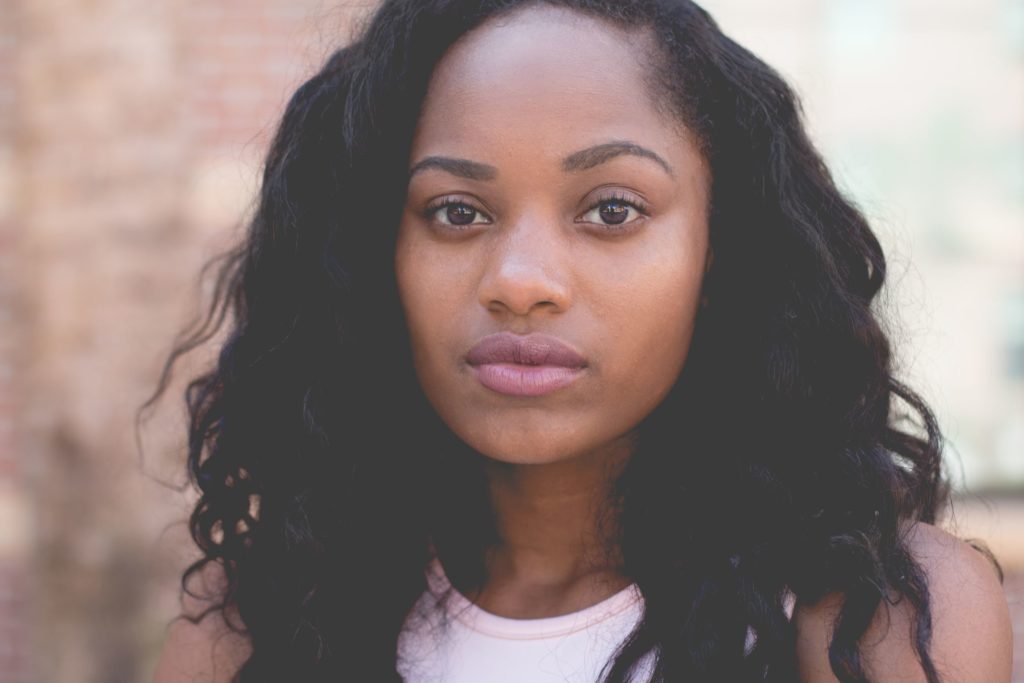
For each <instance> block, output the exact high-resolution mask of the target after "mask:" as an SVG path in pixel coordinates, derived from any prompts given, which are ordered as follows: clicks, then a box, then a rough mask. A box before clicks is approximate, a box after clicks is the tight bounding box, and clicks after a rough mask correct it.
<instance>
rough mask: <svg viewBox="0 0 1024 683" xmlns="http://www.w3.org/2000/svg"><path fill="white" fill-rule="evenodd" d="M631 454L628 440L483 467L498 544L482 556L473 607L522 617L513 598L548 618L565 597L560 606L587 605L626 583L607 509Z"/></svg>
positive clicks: (611, 517) (612, 520)
mask: <svg viewBox="0 0 1024 683" xmlns="http://www.w3.org/2000/svg"><path fill="white" fill-rule="evenodd" d="M632 449H633V441H632V439H631V438H629V437H626V438H623V439H622V440H619V441H616V442H613V443H612V444H609V445H608V446H607V447H605V448H602V449H601V450H599V451H595V452H591V453H589V454H586V455H583V456H579V457H575V458H572V459H568V460H565V461H561V462H556V463H547V464H541V465H517V464H508V463H500V462H495V461H491V460H489V461H487V463H486V464H485V466H484V470H485V473H486V478H487V482H488V486H489V489H490V498H491V504H492V506H493V510H494V520H495V524H496V531H497V535H498V542H497V543H496V544H495V545H494V546H492V547H491V548H490V549H489V550H488V552H487V556H486V564H487V574H488V576H487V585H486V586H484V587H483V590H482V592H481V593H479V594H478V602H479V603H481V604H490V605H492V606H494V607H495V609H494V611H499V612H500V611H504V612H508V613H517V614H522V613H524V610H521V609H518V608H517V607H515V603H516V602H517V600H518V599H517V598H516V597H515V596H516V595H517V594H518V595H520V596H532V597H531V601H532V604H533V605H534V606H536V605H538V604H539V603H541V602H546V603H548V606H547V607H546V608H543V607H542V608H540V611H541V612H550V611H557V610H559V609H560V606H559V605H558V604H556V603H559V602H560V601H561V600H562V599H563V598H564V601H565V602H564V604H575V603H580V602H582V603H589V602H593V601H594V600H595V599H596V598H600V597H602V596H604V595H605V594H610V593H611V592H614V591H615V590H618V589H621V588H622V587H623V586H624V585H625V583H628V581H626V580H625V578H624V577H623V576H622V574H621V571H620V570H621V565H622V561H621V551H620V549H619V547H618V544H617V540H616V539H617V529H616V524H615V519H614V518H613V516H612V515H609V514H608V503H609V493H610V491H611V486H612V484H613V482H614V480H615V478H616V477H617V476H618V474H619V473H620V472H621V470H622V467H623V466H624V465H625V462H626V460H627V459H628V457H629V455H630V454H631V452H632ZM543 595H548V596H551V599H544V598H542V597H540V596H543ZM556 596H561V597H557V598H556ZM564 604H563V605H562V606H564ZM526 611H530V610H526Z"/></svg>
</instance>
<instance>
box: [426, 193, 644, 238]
mask: <svg viewBox="0 0 1024 683" xmlns="http://www.w3.org/2000/svg"><path fill="white" fill-rule="evenodd" d="M611 203H618V204H625V205H626V206H628V207H630V208H632V209H634V210H635V211H636V212H637V213H639V214H640V215H641V218H635V219H633V220H631V221H629V222H628V223H619V224H602V223H594V224H593V225H597V226H598V227H600V228H601V229H602V230H604V231H605V232H609V233H613V234H616V233H619V234H625V233H627V232H630V230H631V228H632V227H633V226H634V225H635V224H637V223H640V222H641V221H643V220H644V219H645V218H647V203H646V202H644V201H643V200H641V199H639V198H637V197H633V196H627V195H625V194H622V193H614V194H612V195H610V196H607V197H600V198H599V199H597V200H596V201H595V202H594V203H593V204H591V205H590V207H589V208H587V210H586V211H584V215H586V214H588V213H590V212H591V211H593V210H594V209H596V208H599V207H600V206H601V205H602V204H611ZM449 206H465V207H468V208H470V209H472V210H473V211H476V212H477V213H478V214H481V215H483V216H487V214H486V213H484V212H483V211H481V210H480V209H478V208H476V207H475V206H473V205H472V204H470V203H469V202H466V201H463V200H461V199H459V198H457V197H442V198H441V199H440V200H438V201H436V202H434V203H433V204H431V205H430V206H428V207H427V208H426V209H424V210H423V218H424V219H426V220H428V221H431V222H436V223H440V221H435V220H434V216H436V215H437V212H438V211H440V210H442V209H447V208H448V207H449ZM488 218H489V217H488ZM580 222H586V221H580ZM441 225H444V227H445V229H449V230H453V231H456V232H459V231H463V230H466V229H468V228H470V227H472V226H473V225H479V223H470V224H468V225H448V224H444V223H441ZM620 226H625V227H620Z"/></svg>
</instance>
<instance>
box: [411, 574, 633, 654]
mask: <svg viewBox="0 0 1024 683" xmlns="http://www.w3.org/2000/svg"><path fill="white" fill-rule="evenodd" d="M427 581H428V584H429V586H430V588H431V590H432V591H433V592H434V593H436V594H438V595H443V594H445V593H447V595H448V597H447V599H446V600H445V611H446V613H447V614H448V616H449V617H451V618H453V619H455V620H457V621H458V622H459V623H461V624H462V625H463V626H465V627H466V628H469V629H470V630H473V631H476V632H478V633H482V634H485V635H488V636H493V637H495V638H505V639H510V640H538V639H543V638H553V637H556V636H564V635H568V634H570V633H575V632H577V631H582V630H584V629H586V628H588V627H590V626H593V625H594V624H597V623H599V622H602V621H606V620H608V619H611V618H612V617H614V616H616V615H619V614H621V613H623V612H625V611H626V610H628V609H630V608H631V607H634V606H639V604H640V603H641V602H642V601H643V596H642V594H641V593H640V588H639V586H637V584H636V583H631V584H630V585H628V586H626V587H625V588H623V589H622V590H620V591H618V592H617V593H615V594H614V595H611V596H609V597H607V598H605V599H604V600H602V601H601V602H598V603H596V604H594V605H591V606H589V607H584V608H583V609H581V610H577V611H575V612H570V613H569V614H560V615H558V616H554V617H541V618H538V619H513V618H511V617H502V616H499V615H497V614H493V613H491V612H488V611H486V610H484V609H483V608H481V607H479V606H477V605H476V604H474V603H473V602H472V601H470V600H469V599H468V598H467V597H466V596H464V595H463V594H462V593H460V592H459V591H458V590H457V589H456V588H455V587H454V586H452V584H451V581H449V580H448V576H447V575H446V574H445V571H444V567H443V566H442V565H441V562H440V560H438V559H437V558H436V557H435V558H433V559H432V560H431V561H430V564H429V565H428V567H427Z"/></svg>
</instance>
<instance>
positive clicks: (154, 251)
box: [0, 0, 1024, 683]
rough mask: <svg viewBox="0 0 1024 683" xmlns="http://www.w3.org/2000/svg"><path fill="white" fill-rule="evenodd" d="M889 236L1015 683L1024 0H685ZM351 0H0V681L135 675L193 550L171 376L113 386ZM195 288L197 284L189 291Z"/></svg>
mask: <svg viewBox="0 0 1024 683" xmlns="http://www.w3.org/2000/svg"><path fill="white" fill-rule="evenodd" d="M704 5H705V6H706V7H707V9H708V10H710V11H711V12H712V14H713V15H715V16H716V17H717V18H718V20H719V22H720V23H721V24H722V26H723V28H724V29H725V30H726V31H727V32H729V33H730V34H732V35H733V37H734V38H736V39H737V40H738V41H739V42H740V43H742V44H744V45H746V46H747V47H749V48H751V49H752V50H753V51H754V52H755V53H757V54H759V55H760V56H761V57H763V58H764V59H765V60H766V61H768V62H769V63H770V64H772V65H773V66H775V67H776V68H778V69H779V70H780V71H781V72H782V74H783V75H784V76H786V77H787V78H788V79H789V80H790V82H791V83H792V84H793V85H794V87H795V88H796V90H797V91H798V92H799V94H800V95H801V96H802V98H803V102H804V107H805V111H806V114H807V121H808V125H809V128H810V130H811V132H812V135H813V137H814V139H815V140H816V141H817V143H818V144H819V146H820V148H821V149H822V150H823V152H824V154H825V156H826V158H827V160H828V162H829V163H830V165H831V167H832V169H833V171H834V173H835V175H836V178H837V180H838V181H839V183H840V185H841V186H842V187H843V188H845V189H846V190H847V192H848V193H849V194H850V196H851V197H852V198H853V199H854V200H855V201H856V202H857V203H858V205H859V206H860V207H861V208H862V209H863V210H864V212H865V213H866V214H867V216H868V217H869V219H870V220H871V221H872V223H873V225H874V226H875V228H876V230H877V232H878V234H879V235H880V238H881V239H882V241H883V244H884V246H885V248H886V250H887V251H886V253H887V255H888V257H889V260H890V275H889V280H888V283H887V286H886V289H885V290H883V297H882V299H883V302H882V303H883V305H884V307H885V309H886V310H895V311H898V314H899V317H898V318H897V319H894V320H893V321H892V323H891V326H892V329H893V336H894V342H895V343H896V345H897V346H898V350H899V369H900V372H901V374H902V376H903V377H904V378H906V379H907V380H909V381H910V383H911V384H912V386H914V387H915V388H917V389H919V390H920V391H921V392H922V393H923V395H924V396H925V398H926V399H927V400H929V401H930V402H931V404H932V406H933V407H934V408H935V409H936V411H937V413H938V416H939V419H940V421H941V424H942V426H943V428H944V430H945V432H946V435H947V438H948V451H947V457H948V465H949V471H950V474H951V476H952V477H953V480H954V482H955V484H956V488H957V491H958V495H957V498H956V503H955V507H954V509H953V513H954V514H947V516H946V518H945V519H944V525H945V526H946V527H947V528H950V529H951V530H952V531H954V532H955V533H958V534H959V535H961V536H974V537H979V538H982V539H984V540H986V541H987V542H988V543H989V545H990V546H991V547H992V548H993V550H995V552H996V554H997V555H998V556H999V557H1000V559H1001V561H1002V562H1003V565H1004V567H1005V569H1006V570H1007V572H1008V575H1007V579H1006V583H1005V589H1006V591H1007V595H1008V598H1009V600H1010V602H1011V608H1012V610H1013V613H1014V620H1015V632H1016V638H1017V641H1016V649H1017V654H1016V656H1017V661H1016V666H1015V674H1014V675H1015V679H1014V681H1015V683H1022V682H1024V604H1022V601H1024V0H776V1H775V2H771V3H765V2H763V1H761V0H707V1H706V2H705V3H704ZM371 8H372V3H371V2H364V3H349V4H347V5H345V4H344V3H343V2H339V3H335V2H324V1H322V0H203V1H202V2H198V1H192V2H186V1H185V0H147V1H146V2H129V1H127V0H0V683H42V682H46V683H49V682H54V683H65V682H66V683H83V682H86V683H91V682H97V683H100V682H102V683H120V682H125V683H127V682H134V681H148V680H150V678H151V676H152V672H153V669H154V666H155V662H156V657H157V656H158V653H159V650H160V647H161V645H162V642H163V639H164V637H165V628H166V626H167V624H168V622H169V620H170V619H171V618H172V617H173V616H174V615H175V614H176V613H177V610H178V595H177V581H178V577H179V575H180V572H181V570H182V569H183V568H184V566H185V564H186V563H187V562H188V560H189V559H191V558H192V557H193V551H192V548H191V546H190V545H189V542H188V538H187V531H186V527H185V525H184V520H185V519H186V517H187V514H188V512H189V508H190V505H191V503H192V501H193V497H192V494H191V493H190V492H189V491H188V490H187V489H186V488H183V483H184V481H185V473H184V469H183V464H182V463H183V448H184V423H183V412H182V410H181V406H180V405H179V404H180V403H181V401H180V398H179V397H180V395H181V394H180V389H181V385H182V381H181V380H183V379H184V378H186V377H187V376H188V374H189V372H191V371H197V370H198V369H200V368H202V367H203V364H204V362H205V361H207V360H209V358H210V357H211V351H210V350H209V349H206V350H202V351H198V352H196V353H194V354H192V355H191V356H190V357H189V358H188V359H187V360H186V362H185V363H184V365H183V366H182V368H181V372H179V373H178V381H177V382H176V383H175V385H174V386H173V387H172V389H171V391H170V393H169V394H168V397H167V399H166V400H164V401H163V402H162V403H161V405H160V406H158V411H157V413H156V416H155V417H154V418H153V419H152V420H150V421H149V422H148V423H147V424H146V426H145V428H144V429H143V431H142V438H141V443H137V442H136V439H135V432H134V429H133V420H134V416H135V411H136V409H137V408H138V407H139V405H140V404H141V403H142V402H143V401H144V400H145V399H146V398H147V396H148V395H149V393H150V392H151V391H152V389H153V388H154V384H155V381H156V379H157V376H158V373H159V370H160V367H161V365H162V362H163V360H164V358H165V356H166V353H167V352H168V351H169V349H170V346H171V342H172V340H173V338H174V335H175V334H176V333H177V332H178V331H179V330H181V329H182V327H183V326H184V325H185V324H186V323H187V322H188V321H189V320H190V319H191V318H192V316H194V315H195V314H196V313H197V312H198V310H199V308H198V302H199V301H200V298H201V297H202V296H203V295H204V291H203V289H202V288H201V286H200V285H199V282H198V273H199V270H200V268H201V266H202V264H203V263H204V262H205V261H206V260H207V259H208V258H210V257H211V256H213V255H214V254H216V253H217V252H218V251H219V250H221V249H223V248H224V247H225V246H227V245H228V244H230V243H231V242H232V241H233V240H234V239H235V237H236V236H237V235H238V232H239V229H240V227H241V225H242V224H243V221H244V217H245V216H246V214H247V212H248V211H249V209H250V205H251V201H252V198H253V195H254V192H255V189H256V181H257V178H258V174H259V164H260V157H261V155H262V153H263V152H264V149H265V146H266V144H267V142H268V140H269V137H270V135H271V134H272V132H273V128H274V125H275V122H276V118H277V117H278V116H279V114H280V112H281V111H282V108H283V106H284V104H285V102H286V100H287V98H288V96H289V94H290V93H291V92H292V90H293V89H294V88H295V87H296V85H298V83H300V82H301V81H302V80H303V79H304V77H306V76H308V75H310V74H311V73H312V72H313V71H314V70H315V68H316V67H317V65H318V64H319V63H320V61H321V60H322V59H323V58H324V57H325V56H326V55H327V54H328V53H329V52H330V51H331V50H332V49H333V48H334V47H336V46H337V45H339V44H341V43H343V42H345V40H347V38H348V36H349V27H350V26H351V24H352V20H353V17H357V16H360V15H362V14H363V13H365V12H366V11H368V10H369V9H371ZM207 294H208V292H207Z"/></svg>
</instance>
